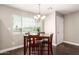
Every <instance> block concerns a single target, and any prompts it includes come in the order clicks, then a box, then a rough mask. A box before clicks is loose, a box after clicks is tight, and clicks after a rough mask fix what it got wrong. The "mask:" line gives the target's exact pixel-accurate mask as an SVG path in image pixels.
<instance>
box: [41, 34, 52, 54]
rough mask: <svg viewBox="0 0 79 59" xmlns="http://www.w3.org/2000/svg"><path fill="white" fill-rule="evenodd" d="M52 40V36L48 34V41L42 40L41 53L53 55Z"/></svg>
mask: <svg viewBox="0 0 79 59" xmlns="http://www.w3.org/2000/svg"><path fill="white" fill-rule="evenodd" d="M52 38H53V34H50V37H49V39H48V40H44V41H43V42H42V45H43V48H42V49H43V52H46V51H47V52H48V54H49V53H51V54H53V47H52ZM44 48H48V49H47V50H46V49H44Z"/></svg>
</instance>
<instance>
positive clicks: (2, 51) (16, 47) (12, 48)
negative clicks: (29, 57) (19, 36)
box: [0, 45, 23, 53]
mask: <svg viewBox="0 0 79 59" xmlns="http://www.w3.org/2000/svg"><path fill="white" fill-rule="evenodd" d="M22 47H23V45H20V46H15V47H11V48H7V49H3V50H0V53H4V52H7V51H11V50H14V49H18V48H22Z"/></svg>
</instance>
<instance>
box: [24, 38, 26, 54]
mask: <svg viewBox="0 0 79 59" xmlns="http://www.w3.org/2000/svg"><path fill="white" fill-rule="evenodd" d="M24 55H26V38H25V37H24Z"/></svg>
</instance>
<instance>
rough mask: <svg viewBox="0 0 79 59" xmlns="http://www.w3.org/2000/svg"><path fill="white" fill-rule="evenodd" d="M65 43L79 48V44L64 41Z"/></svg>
mask: <svg viewBox="0 0 79 59" xmlns="http://www.w3.org/2000/svg"><path fill="white" fill-rule="evenodd" d="M63 42H64V43H68V44H72V45H75V46H79V44H78V43H74V42H69V41H63Z"/></svg>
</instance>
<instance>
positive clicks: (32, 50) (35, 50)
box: [28, 35, 41, 55]
mask: <svg viewBox="0 0 79 59" xmlns="http://www.w3.org/2000/svg"><path fill="white" fill-rule="evenodd" d="M28 43H29V55H30V54H38V55H39V54H40V44H41V42H40V38H39V35H29V41H28Z"/></svg>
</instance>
